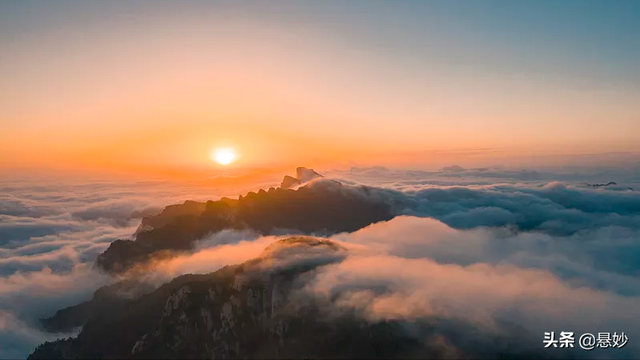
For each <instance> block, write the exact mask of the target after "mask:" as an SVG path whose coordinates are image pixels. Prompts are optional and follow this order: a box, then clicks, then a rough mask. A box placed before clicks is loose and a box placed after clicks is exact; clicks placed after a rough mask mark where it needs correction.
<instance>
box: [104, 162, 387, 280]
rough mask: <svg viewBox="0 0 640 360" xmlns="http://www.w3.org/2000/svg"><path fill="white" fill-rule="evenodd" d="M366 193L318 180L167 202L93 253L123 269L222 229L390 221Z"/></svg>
mask: <svg viewBox="0 0 640 360" xmlns="http://www.w3.org/2000/svg"><path fill="white" fill-rule="evenodd" d="M296 176H298V178H296V181H298V182H300V183H302V182H306V181H310V180H313V179H318V178H321V177H322V175H320V174H318V173H316V172H315V171H313V170H311V169H306V168H297V169H296ZM285 180H286V177H285ZM283 182H285V181H283ZM369 191H370V189H369V188H368V187H364V186H361V187H353V186H346V185H343V184H341V183H339V182H337V181H333V180H326V179H318V181H315V182H311V183H309V184H307V185H304V186H302V187H300V188H298V189H296V190H293V189H285V188H282V187H281V188H270V189H269V191H265V190H260V191H258V192H257V193H255V192H249V193H248V194H247V195H246V196H240V197H239V198H238V199H237V200H236V199H229V198H222V199H220V200H218V201H207V202H206V203H200V202H195V201H186V202H185V203H184V204H181V205H170V206H167V207H166V208H165V209H164V210H163V211H162V212H161V213H160V214H158V215H155V216H148V217H145V218H143V219H142V223H141V225H140V227H139V229H138V231H137V232H136V234H135V239H134V240H117V241H115V242H113V243H112V244H111V245H110V246H109V248H108V249H107V250H106V251H105V252H104V253H102V254H101V255H99V256H98V258H97V260H96V265H97V266H98V267H99V268H101V269H103V270H105V271H107V272H110V273H120V272H124V271H127V270H129V269H131V268H133V267H135V266H137V265H142V264H145V263H146V262H148V261H149V260H151V259H154V258H158V257H160V258H162V257H167V256H172V255H174V254H175V253H176V252H180V251H188V250H190V249H192V248H193V246H194V243H195V241H196V240H198V239H201V238H203V237H205V236H207V235H208V234H211V233H215V232H218V231H221V230H224V229H252V230H254V231H256V232H258V233H260V234H265V235H266V234H270V233H272V232H273V231H275V230H278V229H288V230H294V231H295V232H301V233H305V234H320V235H329V234H333V233H339V232H352V231H355V230H358V229H360V228H363V227H365V226H367V225H369V224H371V223H375V222H379V221H383V220H390V219H391V218H392V217H393V212H392V209H391V206H392V204H388V203H384V202H382V201H375V200H372V199H371V197H370V196H366V195H367V194H368V193H369Z"/></svg>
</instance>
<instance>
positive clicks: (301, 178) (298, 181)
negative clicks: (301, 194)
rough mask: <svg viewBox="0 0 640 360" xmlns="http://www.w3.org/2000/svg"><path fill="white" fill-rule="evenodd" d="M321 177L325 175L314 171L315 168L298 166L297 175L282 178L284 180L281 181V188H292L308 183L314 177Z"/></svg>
mask: <svg viewBox="0 0 640 360" xmlns="http://www.w3.org/2000/svg"><path fill="white" fill-rule="evenodd" d="M321 177H323V176H322V175H320V174H318V173H317V172H315V171H313V169H307V168H305V167H298V168H296V177H292V176H289V175H285V177H284V178H283V179H282V182H281V183H280V188H282V189H291V188H294V187H296V186H299V185H302V184H306V183H308V182H309V181H311V180H313V179H317V178H321Z"/></svg>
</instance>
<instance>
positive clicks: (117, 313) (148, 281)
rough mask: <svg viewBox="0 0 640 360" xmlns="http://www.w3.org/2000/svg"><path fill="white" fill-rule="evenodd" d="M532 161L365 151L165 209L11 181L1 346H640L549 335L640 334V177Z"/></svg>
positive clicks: (365, 350)
mask: <svg viewBox="0 0 640 360" xmlns="http://www.w3.org/2000/svg"><path fill="white" fill-rule="evenodd" d="M314 173H315V174H318V173H316V172H314ZM530 173H531V171H525V172H523V171H515V170H504V169H471V170H470V169H464V168H461V167H451V168H447V169H443V170H442V171H439V172H438V171H436V172H427V171H410V170H394V169H387V168H382V167H376V168H354V169H351V170H347V171H328V172H323V175H324V176H323V177H318V176H313V178H312V179H311V181H309V182H306V183H301V184H297V185H295V187H294V188H293V189H282V188H275V187H273V185H277V184H273V183H272V184H269V185H267V186H266V188H267V189H268V188H269V187H272V188H271V189H270V190H261V191H257V192H250V193H248V194H246V195H243V196H240V197H239V198H237V199H234V198H231V197H230V196H226V197H225V196H220V195H219V196H217V197H216V196H215V195H212V196H211V198H213V199H216V198H217V199H219V200H210V201H207V200H206V197H205V196H207V195H206V194H202V193H199V191H197V190H196V191H193V192H192V193H190V194H186V193H185V195H184V196H185V197H187V198H193V199H197V201H192V200H188V201H186V202H185V201H184V200H180V201H176V202H177V204H175V205H169V206H165V207H164V209H163V210H159V208H161V207H160V206H158V204H159V203H160V201H158V198H159V197H160V196H158V195H157V194H160V193H171V191H167V190H165V189H164V188H163V190H161V191H162V192H160V191H156V190H154V191H156V192H150V193H149V194H150V196H149V197H148V198H145V197H143V195H144V191H138V190H137V189H138V187H137V185H136V186H132V187H131V195H127V196H130V197H131V198H122V200H120V202H115V201H114V200H111V198H115V196H113V197H112V196H110V195H109V192H108V191H107V190H106V189H107V188H104V190H100V192H99V196H100V198H96V199H94V198H92V196H95V195H93V194H97V193H96V192H94V191H93V189H92V188H91V187H86V189H92V190H91V193H90V194H87V195H84V194H83V193H78V195H77V196H74V198H73V199H69V200H67V199H66V198H61V197H60V195H59V194H56V193H52V194H47V195H46V196H48V197H50V198H51V200H48V201H49V202H50V203H51V204H52V205H47V204H48V203H47V202H44V201H42V200H40V201H38V202H32V201H30V200H29V194H33V193H34V190H33V188H32V187H31V188H25V189H24V190H21V188H20V187H18V186H17V185H15V184H14V185H10V186H12V189H13V190H12V196H11V197H7V196H4V197H3V198H2V204H3V205H2V207H0V209H3V215H1V216H2V220H3V222H2V223H0V228H2V236H3V239H4V241H5V242H4V244H5V247H4V248H3V249H2V251H0V255H2V259H0V270H1V271H3V273H2V274H3V278H2V282H0V291H1V292H2V297H1V300H0V316H1V317H2V327H1V328H0V334H1V335H2V338H3V339H6V341H5V340H3V341H2V345H3V347H2V348H0V349H2V350H1V352H0V354H1V355H2V357H8V358H15V357H24V356H27V355H28V354H32V355H31V356H32V357H33V358H77V357H80V358H86V357H90V358H93V357H112V358H149V357H180V358H185V357H191V358H202V357H210V356H215V357H219V358H237V357H248V358H252V357H253V358H265V357H266V358H278V357H280V358H282V357H289V358H309V357H311V358H318V357H320V358H345V357H355V358H389V357H395V358H425V357H430V358H495V357H507V358H523V357H530V358H541V357H550V358H567V357H576V358H584V357H587V358H588V357H594V358H600V357H605V356H607V357H614V358H634V357H636V354H638V353H640V352H639V351H638V347H637V346H636V345H634V343H632V342H630V343H629V344H627V345H626V346H625V347H624V348H623V349H618V350H616V352H612V351H607V350H606V349H596V350H595V351H592V352H585V351H582V350H581V349H569V350H567V351H568V353H566V352H564V349H557V351H556V350H550V351H547V350H548V349H543V348H542V347H541V341H542V334H543V333H544V332H545V331H556V333H558V332H560V331H567V330H568V331H575V332H576V333H579V332H592V333H593V332H598V331H611V332H613V331H617V332H618V333H620V332H621V331H624V332H625V334H627V335H628V336H629V338H630V339H631V340H632V339H634V338H636V337H637V336H640V333H638V331H637V326H635V324H634V319H636V318H637V317H638V316H640V314H637V309H638V308H640V307H638V304H640V282H639V281H638V280H637V276H638V273H639V270H640V269H639V267H638V265H637V264H638V262H637V259H639V258H640V246H638V241H637V239H638V238H640V197H639V195H638V193H637V192H635V191H630V190H624V189H622V188H621V187H622V186H629V187H630V186H637V185H636V183H637V174H635V172H630V173H628V174H627V175H625V176H623V175H622V174H623V173H619V174H616V178H615V180H616V183H617V184H619V186H602V187H595V188H594V187H589V186H586V185H585V184H586V183H588V184H606V183H607V181H604V180H602V179H604V178H605V177H606V176H611V175H612V173H608V174H590V175H589V174H588V175H583V176H580V174H554V173H548V172H542V171H540V172H537V174H536V175H535V176H533V175H531V174H530ZM296 176H298V175H296ZM560 179H561V180H560ZM110 186H112V187H113V190H112V191H113V192H114V193H116V194H123V193H125V191H124V190H122V189H120V188H117V187H116V185H110ZM152 186H155V185H151V184H145V185H144V189H152ZM158 186H159V185H158ZM162 186H164V185H162ZM5 188H8V185H5ZM75 188H76V189H79V190H82V189H83V188H82V187H77V186H76V187H75ZM134 194H135V197H133V196H134ZM119 196H120V197H121V196H122V195H119ZM40 197H41V198H42V199H44V198H45V194H43V195H40ZM85 198H86V199H91V201H89V202H84V200H78V199H85ZM132 199H133V200H132ZM183 199H184V197H183ZM125 200H126V201H129V202H127V203H126V204H131V205H124V204H125V202H124V201H125ZM169 203H171V201H169ZM61 204H63V205H62V206H61ZM87 204H89V205H87ZM35 205H37V206H35ZM67 213H69V215H67ZM78 214H80V215H78ZM305 234H306V235H311V236H304V235H305ZM130 236H133V240H118V239H126V238H128V237H130ZM123 244H124V245H123ZM101 259H102V260H101ZM105 259H107V260H108V261H105ZM105 264H111V265H110V266H111V267H109V266H104V265H105ZM105 270H106V271H105ZM214 294H215V295H214ZM602 304H607V305H606V306H603V305H602ZM46 341H48V343H45V342H46ZM38 344H42V346H40V347H38V349H37V350H35V351H34V348H35V347H36V345H38Z"/></svg>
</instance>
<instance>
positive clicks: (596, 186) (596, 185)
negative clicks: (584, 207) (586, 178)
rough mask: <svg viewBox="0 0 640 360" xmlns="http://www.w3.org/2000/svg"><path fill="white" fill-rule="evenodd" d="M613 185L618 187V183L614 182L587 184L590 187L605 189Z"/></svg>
mask: <svg viewBox="0 0 640 360" xmlns="http://www.w3.org/2000/svg"><path fill="white" fill-rule="evenodd" d="M611 185H618V183H616V182H614V181H609V182H608V183H606V184H587V186H588V187H595V188H598V187H605V186H611Z"/></svg>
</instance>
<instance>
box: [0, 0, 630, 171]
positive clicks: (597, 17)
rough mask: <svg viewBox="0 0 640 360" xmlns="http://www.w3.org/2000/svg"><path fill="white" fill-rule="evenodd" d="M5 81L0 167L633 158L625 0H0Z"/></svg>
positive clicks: (1, 86) (0, 69)
mask: <svg viewBox="0 0 640 360" xmlns="http://www.w3.org/2000/svg"><path fill="white" fill-rule="evenodd" d="M0 80H1V81H0V154H2V156H1V157H0V167H4V168H9V167H14V166H22V167H65V168H66V167H98V168H137V169H142V168H180V169H183V168H199V169H206V168H208V167H212V166H214V165H213V164H212V163H211V161H210V160H209V159H208V155H209V152H210V150H211V149H213V148H216V147H220V146H232V147H235V148H236V149H237V150H238V151H239V152H240V153H241V155H242V158H241V161H240V162H239V163H238V165H237V166H248V167H251V166H253V167H265V166H278V165H283V166H284V165H289V164H296V165H297V164H299V163H300V162H305V164H309V163H310V162H314V161H320V162H321V161H336V162H343V163H346V162H349V161H355V162H363V163H366V162H369V163H376V161H379V162H385V161H387V162H392V163H393V162H394V161H398V162H402V163H403V164H405V163H406V164H420V163H421V162H424V161H428V160H429V159H432V158H433V156H436V157H437V154H438V153H442V152H450V153H451V152H454V153H473V152H477V151H484V152H487V153H488V154H491V153H500V154H528V155H531V154H533V155H549V154H581V153H606V152H636V151H640V2H638V1H633V0H629V1H509V2H507V1H387V2H376V1H369V0H367V1H348V2H344V1H314V2H311V1H308V2H305V1H268V2H259V1H254V2H246V1H233V2H231V1H229V2H224V3H222V2H214V1H180V2H178V1H175V2H162V1H127V2H124V1H122V2H121V1H114V2H107V1H102V2H96V1H92V2H88V1H2V2H0ZM425 154H430V155H428V156H427V155H425ZM433 154H436V155H433ZM489 156H490V155H489ZM385 159H387V160H385ZM403 160H404V162H403Z"/></svg>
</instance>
